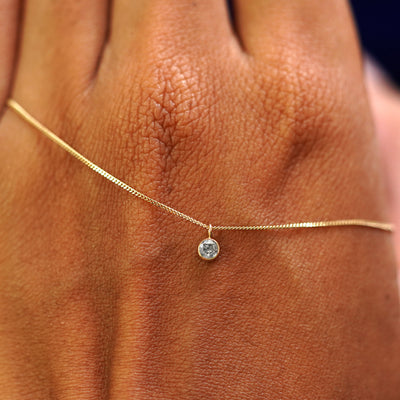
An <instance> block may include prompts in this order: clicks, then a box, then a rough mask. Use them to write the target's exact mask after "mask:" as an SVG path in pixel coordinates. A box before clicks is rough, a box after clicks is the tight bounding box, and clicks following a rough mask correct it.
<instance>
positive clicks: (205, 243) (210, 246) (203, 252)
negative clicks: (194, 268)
mask: <svg viewBox="0 0 400 400" xmlns="http://www.w3.org/2000/svg"><path fill="white" fill-rule="evenodd" d="M211 231H212V226H211V224H210V226H209V228H208V238H207V239H204V240H202V241H201V242H200V244H199V247H198V249H197V252H198V253H199V256H200V257H201V258H202V259H203V260H206V261H212V260H215V259H216V258H217V256H218V254H219V244H218V242H217V241H216V240H215V239H213V238H212V237H211Z"/></svg>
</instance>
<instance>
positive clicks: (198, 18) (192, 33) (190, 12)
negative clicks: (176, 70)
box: [111, 0, 235, 57]
mask: <svg viewBox="0 0 400 400" xmlns="http://www.w3.org/2000/svg"><path fill="white" fill-rule="evenodd" d="M114 3H115V4H114V7H113V12H112V14H113V19H112V23H111V45H112V46H114V48H115V49H116V52H117V53H118V54H121V53H124V52H125V53H128V54H129V55H130V57H134V56H133V54H138V52H140V50H141V49H150V51H151V50H155V51H157V52H164V51H167V52H168V50H171V51H174V52H176V49H177V48H182V47H184V48H185V49H186V50H187V51H190V50H191V49H192V50H193V51H195V52H197V54H198V55H200V54H201V53H202V52H204V51H207V50H216V49H218V50H219V51H223V50H224V47H226V46H227V45H229V44H233V43H234V42H235V36H234V34H233V31H232V28H231V25H230V21H229V14H228V9H227V5H226V2H225V1H224V0H197V1H193V0H136V1H130V0H115V2H114ZM132 52H134V53H132Z"/></svg>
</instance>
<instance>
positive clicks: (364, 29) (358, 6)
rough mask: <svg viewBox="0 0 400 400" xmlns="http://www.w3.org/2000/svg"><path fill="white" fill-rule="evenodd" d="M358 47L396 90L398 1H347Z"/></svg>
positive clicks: (399, 52)
mask: <svg viewBox="0 0 400 400" xmlns="http://www.w3.org/2000/svg"><path fill="white" fill-rule="evenodd" d="M351 4H352V7H353V11H354V16H355V18H356V21H357V25H358V30H359V33H360V38H361V42H362V45H363V47H364V49H365V51H366V52H367V53H369V54H370V55H371V56H372V57H373V58H374V59H375V60H376V61H377V62H378V63H379V64H380V65H381V66H382V67H383V68H384V69H385V71H386V72H387V74H388V75H389V76H390V78H391V79H392V80H393V82H395V83H396V85H397V86H398V87H400V1H399V0H379V1H378V0H353V1H351Z"/></svg>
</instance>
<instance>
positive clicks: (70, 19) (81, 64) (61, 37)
mask: <svg viewBox="0 0 400 400" xmlns="http://www.w3.org/2000/svg"><path fill="white" fill-rule="evenodd" d="M23 21H24V22H23V23H24V28H23V35H22V39H21V50H20V57H19V68H18V71H17V79H16V88H15V91H16V92H18V93H19V94H20V95H21V97H22V98H23V93H25V94H26V96H29V95H30V93H29V92H30V91H32V88H33V87H34V88H35V90H34V92H35V93H34V96H36V98H37V97H38V93H37V91H38V90H40V93H41V94H43V93H45V92H46V88H48V87H53V89H56V90H57V91H58V92H59V93H60V95H61V96H64V95H65V93H64V90H65V89H66V88H68V87H70V86H74V87H77V86H79V85H81V84H84V83H86V82H88V81H89V80H90V79H91V78H92V77H93V74H94V72H95V70H96V67H97V63H98V62H99V57H100V55H101V51H102V47H103V43H104V40H105V35H106V32H107V0H82V1H76V0H56V1H54V0H32V1H27V2H26V7H25V13H24V18H23ZM24 88H25V90H24ZM21 97H20V98H21Z"/></svg>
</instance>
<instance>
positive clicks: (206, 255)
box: [7, 99, 394, 261]
mask: <svg viewBox="0 0 400 400" xmlns="http://www.w3.org/2000/svg"><path fill="white" fill-rule="evenodd" d="M7 105H8V107H9V108H10V109H12V110H14V111H15V112H16V113H17V114H18V115H19V116H20V117H21V118H22V119H24V120H25V121H26V122H28V123H29V124H30V125H31V126H33V127H34V128H36V129H37V130H38V131H40V132H41V133H43V134H44V135H45V136H47V137H48V138H49V139H51V140H52V141H53V142H55V143H56V144H58V145H59V146H60V147H62V148H63V149H64V150H65V151H67V152H68V153H70V154H71V155H72V156H73V157H75V158H77V159H78V160H79V161H81V162H82V163H83V164H85V165H86V166H87V167H89V168H90V169H92V170H93V171H95V172H97V173H98V174H99V175H101V176H103V177H104V178H106V179H108V180H109V181H111V182H112V183H114V184H115V185H117V186H119V187H120V188H122V189H124V190H126V191H127V192H129V193H130V194H132V195H134V196H136V197H139V198H140V199H142V200H144V201H147V202H148V203H150V204H152V205H154V206H156V207H159V208H161V209H162V210H164V211H166V212H169V213H171V214H173V215H176V216H177V217H180V218H182V219H184V220H186V221H189V222H191V223H192V224H195V225H198V226H200V227H202V228H205V229H207V231H208V237H207V238H206V239H204V240H202V241H201V242H200V244H199V246H198V250H197V251H198V254H199V256H200V257H201V258H202V259H203V260H208V261H209V260H214V259H215V258H216V257H217V256H218V254H219V251H220V247H219V244H218V242H217V241H216V240H215V239H213V238H212V237H211V234H212V231H213V230H214V231H216V230H221V231H222V230H241V231H250V230H276V229H299V228H323V227H333V226H363V227H368V228H374V229H380V230H383V231H387V232H393V231H394V226H393V224H390V223H384V222H378V221H370V220H366V219H342V220H334V221H316V222H292V223H287V224H276V225H253V226H251V225H250V226H247V225H216V226H213V225H211V224H205V223H204V222H201V221H199V220H197V219H195V218H193V217H190V216H189V215H187V214H184V213H183V212H180V211H178V210H175V209H174V208H172V207H170V206H167V205H166V204H164V203H161V202H160V201H157V200H155V199H152V198H151V197H149V196H147V195H145V194H144V193H141V192H139V191H138V190H136V189H134V188H133V187H131V186H129V185H128V184H126V183H124V182H122V181H121V180H119V179H118V178H116V177H115V176H113V175H111V174H110V173H108V172H106V171H105V170H104V169H102V168H100V167H99V166H98V165H96V164H95V163H93V162H92V161H90V160H88V159H87V158H86V157H84V156H83V155H82V154H80V153H79V152H78V151H76V150H75V149H74V148H72V147H71V146H70V145H69V144H67V143H66V142H64V141H63V140H62V139H61V138H59V137H58V136H57V135H56V134H55V133H53V132H52V131H50V130H49V129H48V128H46V127H45V126H44V125H43V124H41V123H40V122H39V121H38V120H37V119H35V118H34V117H33V116H32V115H31V114H29V113H28V112H27V111H26V110H25V109H24V108H23V107H22V106H20V105H19V104H18V103H17V102H16V101H15V100H13V99H9V100H8V101H7Z"/></svg>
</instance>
